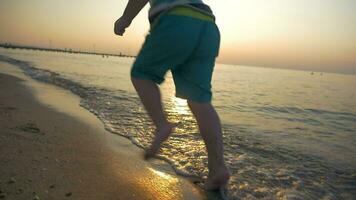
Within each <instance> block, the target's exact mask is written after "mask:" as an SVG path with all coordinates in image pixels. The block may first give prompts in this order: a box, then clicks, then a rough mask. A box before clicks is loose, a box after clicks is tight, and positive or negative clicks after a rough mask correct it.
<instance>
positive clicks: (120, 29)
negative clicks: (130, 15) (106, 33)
mask: <svg viewBox="0 0 356 200" xmlns="http://www.w3.org/2000/svg"><path fill="white" fill-rule="evenodd" d="M130 24H131V20H127V19H126V18H124V17H120V18H119V19H118V20H116V22H115V26H114V32H115V34H116V35H120V36H122V35H123V34H124V33H125V29H126V28H127V27H129V26H130Z"/></svg>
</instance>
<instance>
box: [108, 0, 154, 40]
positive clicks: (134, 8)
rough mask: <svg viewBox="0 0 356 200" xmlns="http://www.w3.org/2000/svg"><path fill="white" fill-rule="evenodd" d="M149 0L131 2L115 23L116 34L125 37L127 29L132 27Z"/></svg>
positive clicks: (133, 0)
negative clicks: (133, 21) (132, 23)
mask: <svg viewBox="0 0 356 200" xmlns="http://www.w3.org/2000/svg"><path fill="white" fill-rule="evenodd" d="M148 1H149V0H129V2H128V3H127V6H126V8H125V11H124V14H122V16H121V17H120V18H119V19H118V20H117V21H116V22H115V27H114V32H115V34H117V35H123V34H124V32H125V29H126V28H127V27H129V26H130V24H131V22H132V20H133V19H134V18H135V17H136V15H137V14H138V13H139V12H140V11H141V9H142V8H143V7H144V6H145V5H146V4H147V2H148Z"/></svg>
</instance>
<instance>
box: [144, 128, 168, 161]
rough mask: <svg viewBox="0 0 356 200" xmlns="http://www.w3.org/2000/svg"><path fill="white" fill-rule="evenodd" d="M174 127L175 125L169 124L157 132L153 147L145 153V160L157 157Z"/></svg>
mask: <svg viewBox="0 0 356 200" xmlns="http://www.w3.org/2000/svg"><path fill="white" fill-rule="evenodd" d="M174 127H175V126H174V124H171V123H167V124H166V125H165V126H163V127H162V128H160V129H159V130H158V131H157V133H156V135H155V137H154V139H153V142H152V144H151V146H150V147H149V148H148V149H147V150H146V151H145V154H144V158H145V160H147V159H150V158H153V157H154V156H155V155H156V153H157V152H158V150H159V148H160V147H161V144H162V143H163V142H164V141H166V140H167V139H168V138H169V136H170V135H171V133H172V132H173V129H174Z"/></svg>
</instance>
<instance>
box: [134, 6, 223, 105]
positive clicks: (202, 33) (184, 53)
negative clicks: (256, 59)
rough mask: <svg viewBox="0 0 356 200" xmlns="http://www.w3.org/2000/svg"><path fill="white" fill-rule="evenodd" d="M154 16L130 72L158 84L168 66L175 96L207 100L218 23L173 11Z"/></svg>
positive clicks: (216, 49) (209, 98)
mask: <svg viewBox="0 0 356 200" xmlns="http://www.w3.org/2000/svg"><path fill="white" fill-rule="evenodd" d="M189 9H190V8H189ZM194 12H198V11H194ZM200 15H201V14H200ZM156 20H158V21H155V22H154V26H151V30H150V33H149V34H148V35H147V37H146V40H145V42H144V44H143V46H142V48H141V51H140V52H139V54H138V56H137V58H136V60H135V62H134V64H133V67H132V69H131V76H132V77H133V78H138V79H147V80H152V81H154V82H156V83H157V84H161V83H162V82H163V81H164V76H165V74H166V73H167V71H168V70H171V72H172V76H173V79H174V84H175V87H176V97H179V98H183V99H188V100H191V101H195V102H210V101H211V99H212V92H211V78H212V73H213V69H214V65H215V58H216V56H218V52H219V46H220V33H219V29H218V27H217V26H216V24H215V23H214V21H212V20H209V18H205V17H199V16H198V17H195V16H194V15H193V16H191V15H189V16H188V15H181V14H179V12H178V13H177V12H174V11H173V12H167V13H164V14H162V16H159V19H156Z"/></svg>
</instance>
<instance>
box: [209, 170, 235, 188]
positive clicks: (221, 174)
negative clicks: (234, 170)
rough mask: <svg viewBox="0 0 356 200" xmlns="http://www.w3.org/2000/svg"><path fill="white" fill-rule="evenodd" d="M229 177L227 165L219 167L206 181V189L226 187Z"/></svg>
mask: <svg viewBox="0 0 356 200" xmlns="http://www.w3.org/2000/svg"><path fill="white" fill-rule="evenodd" d="M229 179H230V172H229V170H228V169H227V168H226V167H225V166H223V167H220V169H218V170H217V171H216V172H215V173H214V174H212V175H209V177H208V179H207V181H206V183H205V189H206V190H219V189H226V186H227V184H228V182H229Z"/></svg>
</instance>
